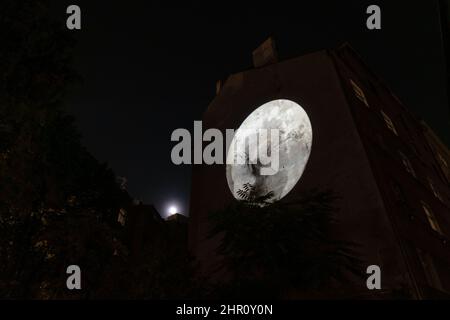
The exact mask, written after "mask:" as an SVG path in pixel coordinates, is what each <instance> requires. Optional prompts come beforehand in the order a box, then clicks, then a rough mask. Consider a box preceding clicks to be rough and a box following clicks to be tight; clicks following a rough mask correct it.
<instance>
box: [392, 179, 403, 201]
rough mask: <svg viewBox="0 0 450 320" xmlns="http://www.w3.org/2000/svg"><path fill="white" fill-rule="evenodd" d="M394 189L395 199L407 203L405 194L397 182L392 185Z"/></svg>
mask: <svg viewBox="0 0 450 320" xmlns="http://www.w3.org/2000/svg"><path fill="white" fill-rule="evenodd" d="M392 189H393V190H394V195H395V198H396V199H397V201H398V202H400V203H406V199H405V194H404V193H403V190H402V188H401V187H400V185H399V184H398V183H396V182H393V183H392Z"/></svg>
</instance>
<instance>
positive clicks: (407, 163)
mask: <svg viewBox="0 0 450 320" xmlns="http://www.w3.org/2000/svg"><path fill="white" fill-rule="evenodd" d="M399 154H400V158H401V159H402V162H403V165H404V166H405V170H406V171H408V172H409V173H410V174H411V175H412V176H413V177H414V178H417V176H416V172H415V171H414V168H413V166H412V164H411V161H409V159H408V158H407V157H406V156H405V155H404V154H403V153H402V152H399Z"/></svg>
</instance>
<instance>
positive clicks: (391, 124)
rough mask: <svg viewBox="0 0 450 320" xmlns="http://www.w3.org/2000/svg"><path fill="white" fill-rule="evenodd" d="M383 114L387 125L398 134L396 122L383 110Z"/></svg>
mask: <svg viewBox="0 0 450 320" xmlns="http://www.w3.org/2000/svg"><path fill="white" fill-rule="evenodd" d="M381 115H382V116H383V119H384V122H385V123H386V126H387V127H388V128H389V130H391V131H392V132H393V133H395V134H396V135H397V136H398V133H397V129H395V126H394V123H393V122H392V120H391V118H389V116H388V115H387V114H386V113H384V112H383V110H381Z"/></svg>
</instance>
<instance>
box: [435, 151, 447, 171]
mask: <svg viewBox="0 0 450 320" xmlns="http://www.w3.org/2000/svg"><path fill="white" fill-rule="evenodd" d="M437 155H438V160H439V163H440V164H441V166H442V167H443V168H445V169H446V170H448V164H447V161H445V159H444V157H443V156H442V154H440V153H438V154H437Z"/></svg>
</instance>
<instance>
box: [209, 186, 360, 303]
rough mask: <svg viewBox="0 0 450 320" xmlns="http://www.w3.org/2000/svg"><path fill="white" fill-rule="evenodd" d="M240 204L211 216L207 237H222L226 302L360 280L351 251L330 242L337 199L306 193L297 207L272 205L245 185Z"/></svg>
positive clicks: (350, 247) (295, 203)
mask: <svg viewBox="0 0 450 320" xmlns="http://www.w3.org/2000/svg"><path fill="white" fill-rule="evenodd" d="M238 195H239V196H240V198H241V199H240V200H239V201H236V202H235V203H233V204H231V205H229V206H228V207H226V208H225V209H223V210H219V211H216V212H214V213H212V214H211V218H212V221H213V225H214V228H213V229H212V232H211V237H213V236H217V235H221V237H222V241H221V244H220V245H219V247H218V253H219V254H220V255H221V256H222V257H223V259H224V260H223V263H222V270H221V272H225V273H227V272H228V273H231V279H230V281H228V283H227V284H225V285H224V286H223V288H222V295H224V296H228V297H230V296H239V297H242V296H243V297H255V296H256V297H257V296H261V297H270V296H275V297H280V296H281V295H283V293H284V291H285V290H289V289H295V290H299V291H303V292H305V291H314V290H318V289H320V288H323V287H329V286H331V285H332V284H333V283H335V282H337V281H342V280H344V279H345V276H346V274H349V273H351V274H360V272H361V271H360V270H361V269H360V268H358V264H359V260H358V259H357V257H356V254H355V250H354V245H353V244H351V243H346V242H342V241H337V240H335V239H333V237H332V226H333V225H334V224H335V223H336V220H335V217H334V216H335V213H336V208H335V207H334V204H335V202H336V200H337V199H336V197H335V196H333V194H332V192H330V191H321V192H320V191H314V190H313V191H310V192H308V193H307V194H304V195H303V196H302V197H301V198H299V199H297V200H296V201H290V202H283V201H279V202H275V203H273V204H272V203H271V201H270V200H271V198H272V196H273V195H272V194H270V193H269V194H267V195H263V196H255V190H254V188H253V187H252V186H251V185H249V184H247V185H245V186H244V187H243V189H242V190H240V191H239V192H238Z"/></svg>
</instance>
